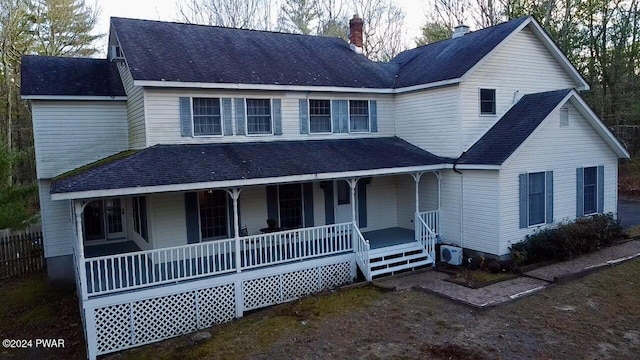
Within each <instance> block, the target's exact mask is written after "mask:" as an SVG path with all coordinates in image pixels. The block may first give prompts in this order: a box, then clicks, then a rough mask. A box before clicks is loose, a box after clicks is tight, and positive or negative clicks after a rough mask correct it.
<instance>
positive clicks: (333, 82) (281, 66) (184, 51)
mask: <svg viewBox="0 0 640 360" xmlns="http://www.w3.org/2000/svg"><path fill="white" fill-rule="evenodd" d="M527 18H528V17H523V18H519V19H516V20H513V21H510V22H507V23H504V24H500V25H497V26H493V27H490V28H486V29H483V30H479V31H475V32H471V33H469V34H467V35H465V36H462V37H459V38H456V39H449V40H445V41H440V42H437V43H433V44H429V45H425V46H422V47H419V48H416V49H413V50H408V51H405V52H403V53H401V54H400V55H398V56H397V57H396V58H395V59H393V60H392V61H391V62H389V63H377V62H373V61H370V60H368V59H367V58H365V57H364V56H363V55H359V54H356V53H355V52H353V51H351V50H350V49H349V45H348V44H347V43H346V42H345V41H343V40H342V39H338V38H329V37H320V36H309V35H295V34H283V33H276V32H266V31H255V30H239V29H229V28H222V27H215V26H200V25H191V24H180V23H171V22H160V21H150V20H134V19H124V18H112V19H111V23H112V26H113V29H115V32H116V33H117V35H118V38H119V40H120V43H121V45H122V49H123V51H124V54H125V57H126V58H127V62H128V64H129V66H130V68H131V73H132V75H133V78H134V79H135V80H155V81H182V82H206V83H242V84H268V85H274V84H278V85H299V86H339V87H355V88H386V89H391V88H400V87H406V86H411V85H417V84H427V83H431V82H436V81H441V80H449V79H455V78H459V77H461V76H462V75H464V74H465V73H466V72H467V71H468V70H469V69H471V67H472V66H473V65H475V64H476V63H477V62H478V61H480V59H482V58H483V57H484V56H486V55H487V54H488V53H489V52H490V51H491V50H493V48H495V46H496V45H497V44H499V43H500V42H501V41H502V40H504V39H505V38H506V37H507V36H508V35H509V34H510V33H511V32H513V30H515V29H516V28H517V27H518V26H520V25H521V24H522V23H523V22H524V21H525V20H526V19H527Z"/></svg>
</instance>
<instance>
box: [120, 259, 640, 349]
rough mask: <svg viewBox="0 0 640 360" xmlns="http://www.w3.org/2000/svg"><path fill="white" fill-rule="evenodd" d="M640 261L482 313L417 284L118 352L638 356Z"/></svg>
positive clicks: (333, 298)
mask: <svg viewBox="0 0 640 360" xmlns="http://www.w3.org/2000/svg"><path fill="white" fill-rule="evenodd" d="M638 279H640V260H635V261H631V262H627V263H624V264H622V265H619V266H616V267H613V268H610V269H606V270H603V271H601V272H598V273H595V274H592V275H589V276H587V277H585V278H582V279H579V280H576V281H573V282H569V283H567V284H564V285H558V286H555V287H552V288H550V289H547V290H545V291H542V292H540V293H537V294H535V295H532V296H529V297H526V298H524V299H521V300H518V301H516V302H513V303H509V304H505V305H502V306H500V307H497V308H492V309H488V310H475V309H471V308H468V307H465V306H462V305H458V304H455V303H453V302H451V301H448V300H444V299H442V298H440V297H437V296H434V295H431V294H427V293H423V292H419V291H413V290H407V291H398V292H381V291H379V290H377V289H375V288H372V287H365V288H359V289H352V290H346V291H339V292H335V293H331V294H328V295H322V296H317V297H311V298H308V299H304V300H301V301H297V302H294V303H289V304H284V305H279V306H275V307H272V308H269V309H265V310H261V311H257V312H254V313H253V314H249V315H247V316H245V317H244V318H242V319H240V320H238V321H234V322H231V323H228V324H224V325H220V326H216V327H213V328H211V329H210V332H211V334H212V335H213V336H212V338H211V339H209V340H205V341H203V342H200V343H194V342H193V341H192V340H191V339H190V338H189V336H185V337H181V338H177V339H174V340H170V341H165V342H162V343H159V344H155V345H150V346H147V347H143V348H138V349H133V350H129V351H126V352H123V353H121V354H117V355H113V358H118V359H121V358H122V359H147V358H158V359H231V358H244V359H254V358H258V359H262V358H264V359H267V358H269V359H286V358H389V357H391V358H420V359H422V358H425V357H429V358H434V359H457V358H465V359H532V358H536V359H567V358H571V359H574V358H582V359H601V358H611V359H636V358H637V357H638V354H640V328H639V327H638V323H640V306H638V299H639V298H640V280H638Z"/></svg>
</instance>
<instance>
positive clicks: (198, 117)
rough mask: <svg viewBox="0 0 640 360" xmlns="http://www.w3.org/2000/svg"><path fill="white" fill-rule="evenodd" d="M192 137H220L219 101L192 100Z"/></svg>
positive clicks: (206, 99) (209, 99) (210, 99)
mask: <svg viewBox="0 0 640 360" xmlns="http://www.w3.org/2000/svg"><path fill="white" fill-rule="evenodd" d="M193 135H194V136H211V135H222V117H221V116H220V99H218V98H193Z"/></svg>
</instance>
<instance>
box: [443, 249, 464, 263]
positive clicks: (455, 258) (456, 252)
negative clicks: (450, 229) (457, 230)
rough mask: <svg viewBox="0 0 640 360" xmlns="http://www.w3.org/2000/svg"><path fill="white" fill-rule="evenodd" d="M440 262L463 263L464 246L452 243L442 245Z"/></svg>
mask: <svg viewBox="0 0 640 360" xmlns="http://www.w3.org/2000/svg"><path fill="white" fill-rule="evenodd" d="M440 262H444V263H447V264H451V265H462V248H460V247H457V246H451V245H442V246H440Z"/></svg>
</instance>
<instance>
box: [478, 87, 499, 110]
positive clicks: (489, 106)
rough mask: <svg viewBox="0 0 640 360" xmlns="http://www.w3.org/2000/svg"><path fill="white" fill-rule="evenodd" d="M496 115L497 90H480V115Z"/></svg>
mask: <svg viewBox="0 0 640 360" xmlns="http://www.w3.org/2000/svg"><path fill="white" fill-rule="evenodd" d="M495 114H496V89H480V115H495Z"/></svg>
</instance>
